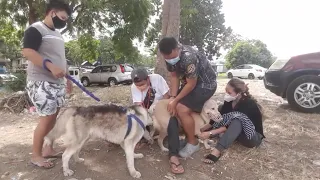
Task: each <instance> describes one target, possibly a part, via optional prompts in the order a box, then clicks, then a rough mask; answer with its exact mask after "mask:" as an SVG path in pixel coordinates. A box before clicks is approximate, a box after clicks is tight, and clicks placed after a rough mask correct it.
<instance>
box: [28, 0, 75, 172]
mask: <svg viewBox="0 0 320 180" xmlns="http://www.w3.org/2000/svg"><path fill="white" fill-rule="evenodd" d="M70 15H71V10H70V8H69V6H68V4H67V3H65V2H63V1H61V0H51V1H49V3H48V4H47V8H46V16H45V19H44V20H43V21H42V22H36V23H34V24H31V25H30V26H29V27H28V28H27V29H26V31H25V33H24V40H23V50H22V53H23V55H24V56H25V57H26V58H27V60H28V68H27V87H26V89H27V92H28V95H29V97H30V99H31V101H32V103H33V104H34V106H35V107H36V110H37V113H38V114H39V116H40V121H39V124H38V126H37V128H36V129H35V131H34V136H33V150H32V158H31V163H32V164H34V165H36V166H38V167H41V168H52V167H53V166H54V164H53V163H52V162H48V161H47V160H46V158H50V157H57V155H59V154H58V153H56V152H55V151H54V150H53V149H52V146H51V145H50V146H49V145H45V146H44V147H43V141H44V137H45V136H46V135H47V134H48V133H49V132H50V130H51V129H52V128H53V126H54V125H55V122H56V117H57V114H58V113H59V109H60V107H62V106H63V105H64V103H65V94H66V91H67V92H71V90H72V84H71V82H69V81H67V82H66V79H65V78H64V77H65V74H66V73H67V72H68V71H67V61H66V58H65V48H64V40H63V38H62V36H61V34H60V32H59V30H57V29H61V28H64V27H65V26H66V21H67V20H68V18H69V16H70ZM60 156H61V154H60Z"/></svg>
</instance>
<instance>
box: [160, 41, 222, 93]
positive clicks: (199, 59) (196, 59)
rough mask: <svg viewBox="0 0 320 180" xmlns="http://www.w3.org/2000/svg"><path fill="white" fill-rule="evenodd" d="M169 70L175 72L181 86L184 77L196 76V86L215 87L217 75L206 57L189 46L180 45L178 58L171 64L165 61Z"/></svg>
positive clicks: (183, 83)
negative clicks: (176, 61) (175, 62)
mask: <svg viewBox="0 0 320 180" xmlns="http://www.w3.org/2000/svg"><path fill="white" fill-rule="evenodd" d="M166 65H167V69H168V71H169V72H176V73H177V75H178V76H179V78H180V80H181V82H182V86H183V85H185V84H186V78H188V79H192V78H197V86H199V87H201V88H205V89H215V88H216V86H217V82H216V79H217V76H216V73H215V72H214V69H213V68H212V67H211V65H210V63H209V61H208V60H207V58H206V57H205V56H204V55H203V54H202V53H200V52H199V51H197V50H195V49H194V48H192V47H191V46H182V47H181V53H180V60H179V61H178V63H177V64H175V65H171V64H168V63H167V62H166Z"/></svg>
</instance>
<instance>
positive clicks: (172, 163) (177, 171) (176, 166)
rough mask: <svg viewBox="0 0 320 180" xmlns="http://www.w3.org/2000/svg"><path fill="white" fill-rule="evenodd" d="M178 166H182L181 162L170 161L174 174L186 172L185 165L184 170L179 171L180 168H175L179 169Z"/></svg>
mask: <svg viewBox="0 0 320 180" xmlns="http://www.w3.org/2000/svg"><path fill="white" fill-rule="evenodd" d="M172 165H174V166H175V168H173V167H172ZM178 167H182V165H181V163H179V164H176V163H174V162H172V161H170V168H171V172H172V173H173V174H183V173H184V168H183V167H182V172H179V170H174V169H178Z"/></svg>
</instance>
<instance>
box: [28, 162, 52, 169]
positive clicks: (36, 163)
mask: <svg viewBox="0 0 320 180" xmlns="http://www.w3.org/2000/svg"><path fill="white" fill-rule="evenodd" d="M50 162H51V161H43V162H42V163H50ZM30 164H31V165H32V166H35V167H37V168H41V169H51V168H53V167H54V166H55V164H54V163H52V164H50V165H49V166H44V165H43V164H41V163H40V162H32V161H30Z"/></svg>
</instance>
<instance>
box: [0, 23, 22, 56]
mask: <svg viewBox="0 0 320 180" xmlns="http://www.w3.org/2000/svg"><path fill="white" fill-rule="evenodd" d="M0 24H1V26H0V57H3V58H8V59H14V58H18V57H20V39H21V37H22V35H23V31H22V30H19V29H17V28H16V27H14V25H13V22H12V21H9V20H6V19H1V18H0Z"/></svg>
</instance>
